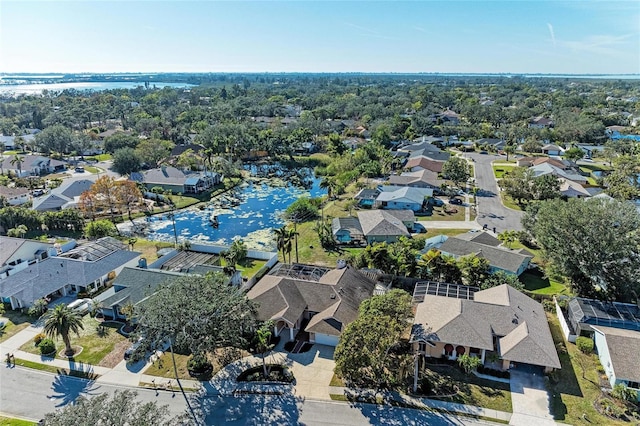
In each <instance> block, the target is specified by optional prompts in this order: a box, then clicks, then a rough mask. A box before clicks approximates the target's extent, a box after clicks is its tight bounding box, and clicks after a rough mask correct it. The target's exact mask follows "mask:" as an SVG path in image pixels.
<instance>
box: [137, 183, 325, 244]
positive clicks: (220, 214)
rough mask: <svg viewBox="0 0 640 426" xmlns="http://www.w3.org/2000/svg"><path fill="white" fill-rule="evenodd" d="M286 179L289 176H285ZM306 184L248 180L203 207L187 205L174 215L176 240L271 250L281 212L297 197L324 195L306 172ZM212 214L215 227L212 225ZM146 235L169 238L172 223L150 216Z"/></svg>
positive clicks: (168, 220) (162, 218) (282, 222)
mask: <svg viewBox="0 0 640 426" xmlns="http://www.w3.org/2000/svg"><path fill="white" fill-rule="evenodd" d="M286 180H287V181H289V182H290V180H289V179H286ZM306 183H307V184H308V187H307V188H306V189H305V188H304V187H301V186H294V185H291V184H290V183H284V182H283V181H280V185H278V186H274V185H273V184H270V183H268V181H265V180H262V179H250V180H248V181H247V182H245V183H243V184H242V185H240V186H239V187H236V189H235V191H233V192H230V193H227V194H223V195H222V196H221V197H219V198H218V199H217V200H215V201H214V202H212V203H210V204H209V205H208V206H207V207H206V208H205V209H204V210H200V209H198V208H189V209H185V210H182V211H179V212H177V213H176V215H175V226H176V234H177V236H178V240H189V241H191V242H210V243H215V244H222V245H229V244H231V243H232V242H233V241H234V240H236V239H242V240H243V241H244V242H245V243H246V244H247V247H248V248H250V249H255V250H275V241H274V240H273V232H272V230H273V229H274V228H279V227H281V226H282V225H284V223H285V220H284V219H283V218H282V213H283V212H284V211H285V210H286V208H287V207H288V206H289V205H290V204H291V203H292V202H294V201H295V200H297V199H298V198H300V197H305V196H307V197H309V196H311V197H319V196H322V195H325V194H326V190H324V189H321V188H320V179H317V178H315V177H313V175H310V176H309V177H308V179H307V180H306ZM214 216H216V217H217V220H218V227H217V228H216V227H214V226H212V222H211V220H212V219H213V217H214ZM150 221H151V222H150V224H149V230H150V233H149V235H148V237H147V238H149V239H151V240H158V241H173V239H174V233H173V223H172V221H171V220H170V219H169V217H168V216H167V215H162V216H155V217H152V218H150Z"/></svg>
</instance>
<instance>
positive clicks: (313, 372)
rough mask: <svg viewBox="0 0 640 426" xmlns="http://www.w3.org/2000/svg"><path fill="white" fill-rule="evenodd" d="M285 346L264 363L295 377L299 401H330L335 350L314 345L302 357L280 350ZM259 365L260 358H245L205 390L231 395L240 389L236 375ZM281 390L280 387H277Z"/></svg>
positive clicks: (218, 376) (222, 372)
mask: <svg viewBox="0 0 640 426" xmlns="http://www.w3.org/2000/svg"><path fill="white" fill-rule="evenodd" d="M283 345H284V342H280V344H279V345H278V346H276V348H275V349H274V350H273V351H272V352H271V353H270V354H269V355H268V356H267V358H266V362H267V363H274V364H285V365H287V366H288V367H289V368H290V369H291V372H292V373H293V376H294V377H295V385H294V387H295V395H296V396H297V397H300V398H312V399H317V400H330V399H331V398H330V397H329V383H330V382H331V378H332V377H333V368H334V367H335V362H334V360H333V352H334V349H335V348H333V347H331V346H325V345H318V344H314V345H313V347H312V348H311V349H310V350H309V351H308V352H305V353H298V354H291V353H288V352H286V351H284V349H283ZM261 364H262V358H261V357H260V356H255V355H252V356H248V357H245V358H242V359H241V360H238V361H236V362H233V363H231V364H229V365H227V366H226V367H225V368H223V369H222V370H220V371H219V372H218V373H217V374H216V375H215V376H214V377H213V378H212V379H211V380H210V382H209V383H207V384H205V386H204V388H205V391H207V392H208V393H209V394H213V395H230V394H233V392H234V391H235V390H236V389H238V387H239V386H240V385H239V383H238V382H237V381H236V378H237V377H238V375H239V374H240V373H241V372H242V371H244V370H245V369H247V368H249V367H253V366H256V365H261ZM279 387H280V388H282V386H279Z"/></svg>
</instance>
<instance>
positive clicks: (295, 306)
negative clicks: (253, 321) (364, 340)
mask: <svg viewBox="0 0 640 426" xmlns="http://www.w3.org/2000/svg"><path fill="white" fill-rule="evenodd" d="M374 288H375V283H374V282H373V281H372V280H370V279H369V278H367V277H366V276H365V275H363V274H362V273H360V272H358V271H357V270H355V269H353V268H351V267H350V266H347V265H346V263H344V261H342V262H340V261H339V262H338V267H337V268H336V269H328V268H321V267H317V266H307V265H298V264H295V265H283V264H279V265H278V266H276V268H274V269H273V270H271V271H270V272H269V273H268V274H267V275H265V276H264V277H263V278H262V279H260V281H258V282H257V283H256V284H255V286H253V288H251V290H249V292H248V293H247V297H248V298H249V299H251V300H252V301H254V302H256V304H257V310H258V318H259V319H260V320H263V321H266V320H271V321H273V322H274V330H273V333H274V335H275V336H283V337H284V339H286V340H288V341H292V340H294V339H295V338H296V335H297V334H298V333H299V332H303V333H308V340H309V342H311V343H318V344H323V345H328V346H336V345H337V344H338V342H339V340H340V335H341V333H342V332H343V331H344V329H345V327H346V326H347V325H348V324H350V323H351V322H353V321H354V320H355V319H356V318H357V317H358V308H359V306H360V303H362V301H364V300H365V299H368V298H369V297H371V295H372V294H373V290H374Z"/></svg>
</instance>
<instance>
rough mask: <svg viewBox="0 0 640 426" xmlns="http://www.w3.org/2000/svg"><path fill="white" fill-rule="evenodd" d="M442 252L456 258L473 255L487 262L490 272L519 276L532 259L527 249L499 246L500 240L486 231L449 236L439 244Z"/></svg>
mask: <svg viewBox="0 0 640 426" xmlns="http://www.w3.org/2000/svg"><path fill="white" fill-rule="evenodd" d="M440 251H441V252H442V253H444V254H448V255H450V256H453V257H455V258H456V259H457V258H460V257H464V256H471V255H475V256H478V257H482V258H484V259H486V260H487V261H488V262H489V268H490V271H491V272H492V273H494V272H497V271H503V272H506V273H507V274H514V275H517V276H519V275H520V274H522V273H523V272H524V271H525V270H526V269H527V267H528V266H529V262H530V261H531V259H533V255H532V254H531V253H529V252H528V251H527V250H524V249H519V250H511V249H507V248H504V247H500V241H499V240H498V239H497V238H495V237H493V236H492V235H490V234H489V233H488V232H468V233H466V234H462V235H458V236H455V237H449V238H448V239H447V240H446V241H445V242H444V243H443V244H442V245H441V246H440Z"/></svg>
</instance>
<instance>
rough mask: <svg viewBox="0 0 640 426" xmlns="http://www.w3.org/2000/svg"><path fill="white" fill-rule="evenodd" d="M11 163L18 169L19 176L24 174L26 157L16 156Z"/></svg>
mask: <svg viewBox="0 0 640 426" xmlns="http://www.w3.org/2000/svg"><path fill="white" fill-rule="evenodd" d="M9 162H10V163H11V165H12V166H16V167H17V168H18V175H21V174H22V163H23V162H24V157H21V156H19V155H18V154H15V155H14V156H13V157H12V158H11V161H9Z"/></svg>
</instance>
